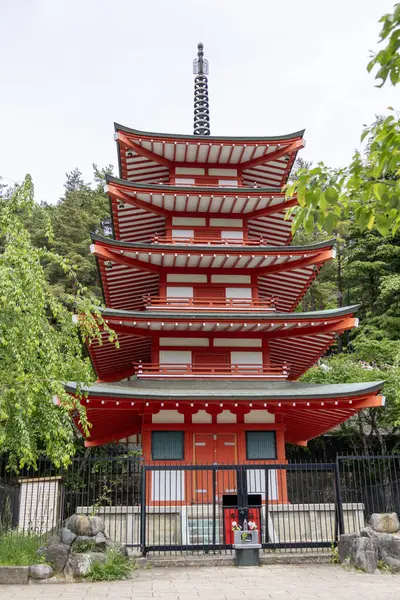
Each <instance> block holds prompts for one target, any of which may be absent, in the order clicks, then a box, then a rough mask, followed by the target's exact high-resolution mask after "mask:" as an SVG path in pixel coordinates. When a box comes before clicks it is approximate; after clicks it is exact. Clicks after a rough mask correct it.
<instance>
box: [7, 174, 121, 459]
mask: <svg viewBox="0 0 400 600" xmlns="http://www.w3.org/2000/svg"><path fill="white" fill-rule="evenodd" d="M37 209H38V207H37V206H35V204H34V200H33V185H32V181H31V179H30V177H29V176H27V177H26V179H25V182H24V183H23V184H22V185H21V186H20V187H19V188H17V189H16V191H15V192H14V194H13V195H12V197H11V198H10V199H9V200H6V201H4V202H2V203H0V239H2V242H3V243H2V248H1V249H0V289H1V296H0V452H7V453H8V456H9V461H10V465H11V466H13V467H16V468H18V467H20V466H22V465H34V464H35V462H36V460H37V458H38V457H39V456H40V455H45V456H47V457H48V458H50V460H52V461H53V462H54V463H55V464H56V465H59V464H66V463H68V461H69V458H70V456H71V454H73V453H74V450H75V446H74V438H75V429H74V425H73V421H72V419H71V414H72V413H74V414H75V416H76V418H77V419H79V420H80V423H81V427H82V428H83V430H85V431H88V428H89V424H88V421H87V418H86V413H85V410H84V408H83V407H82V406H81V404H80V402H79V398H73V397H71V396H70V395H68V394H67V393H66V392H65V390H64V384H63V382H66V381H68V380H75V381H79V382H82V384H90V383H91V381H92V379H93V372H92V369H91V365H90V362H89V360H88V358H86V357H85V356H84V354H83V347H82V339H84V340H88V341H90V340H92V339H94V338H97V339H99V336H100V327H101V326H103V327H105V328H106V326H105V324H104V323H103V322H102V319H101V316H100V313H99V310H98V305H97V302H96V301H95V300H94V297H93V296H92V295H91V294H90V293H88V292H87V291H85V288H84V287H83V286H82V285H81V284H80V283H79V282H78V280H77V279H76V275H75V273H74V270H73V269H72V268H71V266H70V263H69V261H67V260H65V259H64V258H62V257H61V256H59V255H57V254H56V253H54V252H50V251H48V250H46V249H45V248H40V249H38V248H36V247H35V246H33V245H32V242H31V238H30V235H29V233H28V231H27V230H26V228H25V227H24V225H23V222H22V219H23V218H26V215H27V214H30V215H33V214H34V213H35V211H36V210H37ZM43 263H45V264H46V266H53V267H54V266H55V267H57V268H60V269H62V271H63V272H64V273H65V274H66V275H67V276H68V278H69V279H70V280H71V281H74V285H75V287H76V290H77V293H76V295H75V296H74V297H72V296H71V297H70V298H69V300H70V304H71V306H73V307H74V310H75V311H76V312H77V313H79V314H80V315H82V318H81V319H80V321H79V323H78V324H76V323H74V322H73V321H72V314H71V312H70V310H69V309H68V308H67V307H66V305H65V304H64V303H63V302H61V301H60V300H59V298H58V297H57V295H56V293H55V290H54V288H53V286H52V285H51V284H50V283H49V281H48V279H47V276H46V273H45V269H44V266H43ZM106 329H107V328H106ZM110 334H111V333H110ZM55 397H57V398H58V401H59V403H58V405H56V404H55V403H54V398H55Z"/></svg>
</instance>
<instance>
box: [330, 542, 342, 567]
mask: <svg viewBox="0 0 400 600" xmlns="http://www.w3.org/2000/svg"><path fill="white" fill-rule="evenodd" d="M329 562H330V563H331V564H332V565H340V558H339V548H338V547H337V546H335V544H332V545H331V557H330V559H329Z"/></svg>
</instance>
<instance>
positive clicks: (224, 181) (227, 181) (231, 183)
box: [218, 179, 238, 187]
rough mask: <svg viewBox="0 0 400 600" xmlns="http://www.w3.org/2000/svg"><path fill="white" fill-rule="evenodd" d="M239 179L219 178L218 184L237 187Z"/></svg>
mask: <svg viewBox="0 0 400 600" xmlns="http://www.w3.org/2000/svg"><path fill="white" fill-rule="evenodd" d="M237 184H238V182H237V179H219V180H218V185H225V186H226V187H237Z"/></svg>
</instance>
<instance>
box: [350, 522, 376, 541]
mask: <svg viewBox="0 0 400 600" xmlns="http://www.w3.org/2000/svg"><path fill="white" fill-rule="evenodd" d="M353 535H355V534H353ZM360 535H361V537H367V538H370V539H371V540H376V538H377V537H378V535H379V533H378V532H376V531H375V530H374V529H372V527H370V526H369V525H367V527H363V528H362V529H361V530H360Z"/></svg>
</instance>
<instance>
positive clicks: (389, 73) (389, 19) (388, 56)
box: [367, 3, 400, 87]
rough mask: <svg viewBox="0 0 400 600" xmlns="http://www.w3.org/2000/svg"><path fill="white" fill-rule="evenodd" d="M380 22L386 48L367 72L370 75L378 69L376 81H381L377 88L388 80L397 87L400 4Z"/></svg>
mask: <svg viewBox="0 0 400 600" xmlns="http://www.w3.org/2000/svg"><path fill="white" fill-rule="evenodd" d="M380 22H381V23H383V27H382V29H381V32H380V43H382V42H385V41H386V46H385V47H384V48H383V49H382V50H381V51H380V52H378V53H377V54H375V55H374V56H373V58H372V60H371V61H370V62H369V63H368V66H367V70H368V72H369V73H370V72H371V71H372V70H373V69H374V68H375V67H377V69H378V70H377V72H376V74H375V79H378V80H380V83H379V84H378V85H377V87H382V86H383V85H385V83H386V82H387V81H388V80H389V81H390V82H391V84H392V85H397V84H398V83H399V82H400V4H399V3H397V4H395V6H394V11H393V13H391V14H386V15H384V16H383V17H382V18H381V20H380Z"/></svg>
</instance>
